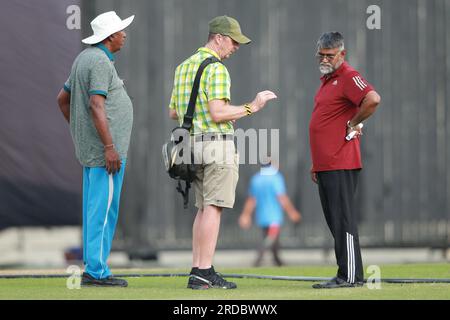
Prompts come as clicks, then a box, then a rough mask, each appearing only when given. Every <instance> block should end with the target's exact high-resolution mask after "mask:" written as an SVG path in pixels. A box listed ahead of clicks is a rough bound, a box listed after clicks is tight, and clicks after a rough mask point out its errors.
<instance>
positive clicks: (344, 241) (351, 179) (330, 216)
mask: <svg viewBox="0 0 450 320" xmlns="http://www.w3.org/2000/svg"><path fill="white" fill-rule="evenodd" d="M359 171H360V170H337V171H322V172H317V179H318V185H319V195H320V201H321V203H322V209H323V212H324V215H325V219H326V221H327V224H328V227H329V228H330V231H331V234H332V235H333V238H334V250H335V254H336V260H337V264H338V267H339V269H338V272H337V276H338V277H339V278H340V279H343V280H345V281H347V282H350V283H355V282H360V281H363V280H364V271H363V265H362V259H361V249H360V247H359V238H358V230H357V221H356V216H355V208H356V206H355V193H356V186H357V184H358V175H359Z"/></svg>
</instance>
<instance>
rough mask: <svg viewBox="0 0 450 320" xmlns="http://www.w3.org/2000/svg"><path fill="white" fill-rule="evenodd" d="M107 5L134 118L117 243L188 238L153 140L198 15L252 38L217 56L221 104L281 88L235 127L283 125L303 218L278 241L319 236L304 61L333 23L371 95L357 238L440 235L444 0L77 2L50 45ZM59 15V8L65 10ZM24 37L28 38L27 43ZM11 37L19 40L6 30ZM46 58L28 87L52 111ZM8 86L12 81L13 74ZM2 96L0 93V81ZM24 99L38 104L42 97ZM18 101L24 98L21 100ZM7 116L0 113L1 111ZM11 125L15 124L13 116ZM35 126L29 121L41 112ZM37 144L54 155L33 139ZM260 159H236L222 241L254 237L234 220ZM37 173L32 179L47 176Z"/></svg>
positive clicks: (291, 185)
mask: <svg viewBox="0 0 450 320" xmlns="http://www.w3.org/2000/svg"><path fill="white" fill-rule="evenodd" d="M50 2H51V1H50ZM372 4H376V5H378V6H379V7H380V8H381V29H380V30H369V29H367V27H366V20H367V18H368V17H369V14H367V13H366V9H367V7H368V6H369V5H372ZM40 5H42V6H43V4H41V2H40ZM109 10H115V11H116V12H117V13H118V14H119V16H121V17H122V18H126V17H128V16H130V15H132V14H136V18H135V21H134V22H133V24H132V25H131V26H130V27H129V28H128V29H127V33H128V38H127V43H126V46H125V47H124V48H123V49H122V50H121V52H119V53H118V55H117V63H116V66H117V69H118V72H119V75H120V76H121V77H122V78H124V81H125V83H126V85H127V89H128V91H129V93H130V95H131V96H132V98H133V103H134V115H135V123H134V129H133V130H134V131H133V134H132V143H131V149H130V152H129V160H128V164H127V172H126V180H125V185H124V189H123V190H124V193H123V201H122V207H121V221H120V226H119V230H118V233H117V236H118V241H116V246H117V247H122V248H130V247H133V248H146V247H154V248H189V246H190V241H191V240H190V238H191V225H192V220H193V216H194V209H193V207H192V206H191V208H190V209H189V210H187V211H186V210H183V208H182V200H181V197H180V196H179V195H178V194H177V193H176V192H175V183H174V181H172V180H170V179H169V178H168V176H167V175H166V173H165V172H164V170H163V164H162V161H161V157H160V150H161V145H162V143H163V142H164V140H165V139H166V138H168V135H169V132H170V130H171V129H172V128H173V127H174V126H175V123H174V122H173V121H171V120H169V119H168V117H167V105H168V103H169V97H170V93H171V89H172V82H173V72H174V70H175V67H176V66H177V65H178V64H179V63H180V62H182V61H183V60H184V59H185V58H186V57H188V56H189V55H191V54H192V53H193V52H195V50H196V49H197V48H198V47H200V46H202V45H203V44H204V43H205V42H206V38H207V33H208V21H209V20H210V19H211V18H213V17H215V16H217V15H223V14H227V15H230V16H233V17H235V18H237V19H238V20H239V21H240V23H241V27H242V29H243V31H244V33H245V34H247V35H248V36H249V37H250V38H251V39H252V40H253V42H252V44H251V45H249V46H242V47H241V48H240V49H239V51H238V52H237V53H236V54H235V55H234V56H233V57H231V59H229V60H227V61H226V65H227V67H228V69H229V71H230V74H231V78H232V102H233V103H235V104H239V103H244V102H247V101H250V100H252V99H253V97H254V95H255V94H256V93H257V92H258V91H260V90H264V89H270V90H273V91H275V92H276V93H277V95H278V97H279V99H278V100H276V101H275V102H273V103H270V105H269V106H268V107H267V108H266V109H264V110H263V111H262V112H260V113H258V114H256V115H255V116H252V117H249V118H246V119H242V120H241V121H238V123H237V126H236V128H243V129H248V128H257V129H271V128H276V129H279V130H280V167H281V171H282V172H283V173H284V174H285V176H286V182H287V187H288V194H289V196H291V198H292V199H293V202H294V203H295V205H296V206H297V207H298V208H300V210H301V211H302V213H303V216H304V222H303V224H302V225H300V226H297V227H294V226H292V225H290V224H288V223H286V224H285V226H284V229H285V230H284V234H283V244H284V245H285V246H287V247H313V246H322V245H324V244H329V243H330V235H329V232H328V230H327V228H326V224H325V221H324V218H323V214H322V211H321V208H320V202H319V198H318V194H317V190H316V186H315V185H314V184H313V183H312V182H311V181H310V178H309V167H310V154H309V145H308V123H309V119H310V115H311V112H312V107H313V97H314V94H315V92H316V90H317V87H318V85H319V77H320V74H319V72H318V70H317V63H316V61H315V58H314V54H315V51H316V41H317V39H318V37H319V36H320V34H321V33H323V32H326V31H331V30H338V31H340V32H342V33H343V34H344V37H345V40H346V48H347V50H348V60H349V62H350V64H352V65H353V66H354V67H355V68H357V69H358V70H359V71H360V72H361V73H362V75H363V76H364V77H365V78H366V79H367V80H368V81H369V82H370V83H372V84H373V85H374V86H375V88H376V90H377V91H378V92H379V93H380V95H381V96H382V103H381V105H380V107H379V109H378V111H377V113H376V114H375V115H374V116H373V117H372V118H370V119H369V120H368V121H366V123H365V130H364V132H365V134H364V136H363V137H362V150H363V161H364V167H365V168H364V170H363V172H362V177H361V181H360V187H359V194H358V201H359V219H360V237H361V243H362V245H363V246H368V245H391V246H393V245H424V244H431V243H447V242H448V241H449V239H448V235H449V234H450V224H449V220H450V219H449V218H450V215H449V209H450V198H449V197H448V196H447V195H448V194H449V191H450V190H449V188H450V168H449V163H450V161H449V160H450V124H449V123H450V122H449V113H448V111H447V105H448V102H449V101H450V89H449V86H450V79H449V76H450V39H449V37H448V34H449V31H450V1H445V0H431V1H430V0H429V1H426V0H399V1H365V0H364V1H360V0H358V1H357V0H327V1H325V0H321V1H314V2H313V1H306V0H304V1H302V0H277V1H275V0H246V1H238V0H227V1H216V0H164V1H163V0H152V1H143V0H142V1H138V0H134V1H107V0H103V1H100V0H97V1H82V30H81V32H77V31H70V37H73V38H69V37H65V40H64V41H67V43H66V42H63V43H61V45H60V46H58V50H63V48H68V47H72V46H73V44H74V43H79V39H74V38H75V37H76V36H79V37H81V36H88V35H90V34H91V30H90V27H89V22H90V21H91V20H92V19H93V18H94V17H95V16H96V15H98V14H100V13H102V12H105V11H109ZM2 12H3V10H2ZM58 12H61V10H59V11H58ZM59 14H61V13H59ZM62 14H63V16H64V17H65V16H66V15H64V10H63V13H62ZM58 19H60V20H61V21H62V20H64V19H62V18H61V17H58ZM58 19H56V20H55V21H59V20H58ZM54 23H56V22H54ZM58 23H62V22H58ZM0 29H2V28H0ZM9 29H11V27H9ZM9 29H8V30H9ZM80 33H81V34H82V35H80ZM28 41H29V43H30V45H32V44H33V43H34V41H35V40H33V39H29V40H28ZM11 46H16V44H15V42H14V41H13V42H12V44H11ZM80 49H81V47H80ZM51 52H53V51H51ZM3 55H4V54H2V56H1V57H3ZM70 55H71V54H69V55H67V56H66V57H67V58H68V57H69V56H70ZM72 58H73V57H72ZM11 59H12V57H11ZM46 61H47V62H46V63H48V64H49V66H48V69H49V70H53V69H55V68H57V70H58V73H57V74H56V73H55V76H57V77H58V81H55V85H54V86H53V87H52V86H46V87H45V88H43V87H42V86H41V85H39V86H37V89H36V92H46V95H50V96H51V97H52V100H51V101H50V100H49V101H50V102H49V103H51V104H52V106H51V107H50V105H48V106H47V108H48V109H45V110H43V113H40V115H41V116H42V117H45V116H47V114H53V113H54V110H55V109H54V108H56V105H55V102H54V99H53V97H54V95H55V92H57V87H58V85H59V83H62V81H64V80H65V77H66V76H67V72H68V67H69V65H67V63H65V64H61V62H60V60H58V59H47V60H46ZM64 61H66V60H64ZM56 62H57V63H56ZM2 65H3V63H2ZM55 65H57V66H55ZM63 66H64V67H63ZM2 68H3V67H2ZM0 77H1V80H0V81H2V83H3V82H4V81H6V80H5V79H8V78H9V77H5V76H4V73H3V72H2V73H1V75H0ZM13 87H14V88H16V89H15V90H17V88H20V84H19V83H17V84H14V86H13ZM2 88H3V86H2ZM1 94H2V97H5V96H7V97H10V96H11V93H9V92H7V91H4V90H3V89H2V92H1ZM9 99H11V98H9ZM7 101H8V100H7ZM32 101H33V104H34V105H36V104H37V105H38V101H39V99H36V98H35V99H33V100H32ZM0 103H1V104H2V105H1V112H2V118H1V121H2V122H4V121H6V120H4V119H6V118H4V115H5V116H6V111H4V110H5V108H8V109H9V105H8V104H7V103H5V99H4V98H3V99H1V100H0ZM24 105H25V102H21V107H22V108H23V106H24ZM21 114H22V113H21ZM54 116H55V117H57V115H54ZM17 117H19V118H18V119H20V115H17V116H16V118H17ZM10 118H11V116H10V115H8V121H10ZM17 121H18V120H17ZM56 122H57V123H58V124H55V127H54V130H57V131H58V134H60V135H63V136H64V139H67V131H66V129H67V128H66V127H65V124H64V123H63V121H62V118H58V119H57V120H56V119H55V120H54V121H53V122H52V123H56ZM14 125H15V126H16V127H15V128H17V127H18V123H15V124H14ZM34 126H36V127H37V128H40V122H39V123H37V124H34ZM2 127H3V126H2ZM39 130H42V129H39ZM3 136H4V135H2V137H3ZM49 139H51V138H49ZM34 140H35V139H34ZM64 141H66V140H64ZM33 146H35V144H33ZM33 146H31V145H24V146H23V147H22V148H21V156H23V157H28V155H29V154H30V152H32V150H34V149H33V148H34V147H33ZM65 148H66V149H65V151H64V152H66V153H65V157H67V160H66V161H64V163H65V164H67V165H68V166H69V167H71V168H72V166H73V164H72V163H73V159H72V156H73V150H72V149H71V146H69V144H67V145H66V147H65ZM39 150H41V151H40V152H42V153H43V154H46V155H47V154H50V155H51V154H52V153H51V152H52V151H50V150H46V149H45V148H44V149H43V148H42V147H40V148H39ZM2 155H3V149H2ZM50 158H51V157H50ZM50 168H51V167H50ZM5 170H6V171H10V170H8V169H7V168H6V169H5V168H2V170H1V172H0V173H1V174H2V175H5V173H4V172H5ZM257 170H258V167H257V166H256V165H242V166H241V168H240V182H239V185H238V188H237V198H236V205H235V208H234V209H233V210H226V211H225V213H224V215H223V222H222V223H223V224H222V229H221V235H220V240H219V246H220V247H222V248H232V247H233V248H235V247H243V246H253V245H254V244H255V242H256V241H258V239H259V233H258V230H257V229H256V228H253V229H252V230H250V231H246V232H244V231H242V230H240V229H239V228H238V227H237V217H238V214H239V213H240V211H241V209H242V205H243V201H244V200H245V197H246V195H247V183H248V181H249V178H250V176H251V175H252V174H253V173H255V172H256V171H257ZM16 172H17V171H16ZM44 173H45V171H43V172H42V177H41V178H42V179H43V180H45V179H48V174H44ZM77 178H78V172H76V176H72V175H69V174H68V173H67V176H65V178H64V180H65V181H66V182H67V183H68V185H70V186H71V188H72V189H73V185H74V184H76V183H78V181H77V180H76V179H77ZM69 182H70V183H69ZM78 188H80V186H79V185H78ZM2 192H3V191H2ZM191 202H193V201H191ZM191 205H192V204H191ZM21 212H23V211H18V214H21ZM80 215H81V214H80Z"/></svg>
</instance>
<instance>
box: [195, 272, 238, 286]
mask: <svg viewBox="0 0 450 320" xmlns="http://www.w3.org/2000/svg"><path fill="white" fill-rule="evenodd" d="M188 288H190V289H193V290H206V289H209V288H217V289H236V288H237V286H236V284H235V283H234V282H230V281H227V280H225V279H224V278H222V277H221V276H220V274H218V273H216V272H215V271H214V267H211V268H210V269H208V270H207V271H202V270H199V271H198V274H193V275H191V276H190V277H189V282H188Z"/></svg>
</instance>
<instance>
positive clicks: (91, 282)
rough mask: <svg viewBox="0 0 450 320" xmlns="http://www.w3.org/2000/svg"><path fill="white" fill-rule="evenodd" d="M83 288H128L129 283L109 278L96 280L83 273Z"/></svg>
mask: <svg viewBox="0 0 450 320" xmlns="http://www.w3.org/2000/svg"><path fill="white" fill-rule="evenodd" d="M81 286H83V287H127V286H128V282H127V281H126V280H123V279H119V278H114V277H112V276H109V277H107V278H103V279H95V278H94V277H92V276H91V275H90V274H89V273H86V272H83V275H82V277H81Z"/></svg>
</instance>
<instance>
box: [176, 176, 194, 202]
mask: <svg viewBox="0 0 450 320" xmlns="http://www.w3.org/2000/svg"><path fill="white" fill-rule="evenodd" d="M185 183H186V184H185V186H184V191H183V188H182V186H181V182H180V180H178V185H177V191H178V192H179V193H181V195H182V197H183V207H184V209H187V207H188V202H189V189H190V188H191V183H190V182H189V181H185Z"/></svg>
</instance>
